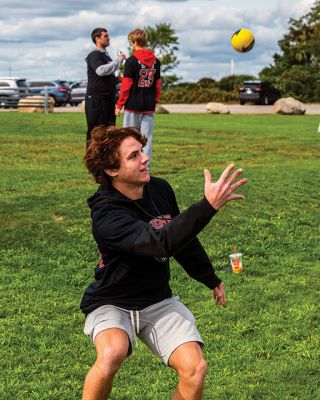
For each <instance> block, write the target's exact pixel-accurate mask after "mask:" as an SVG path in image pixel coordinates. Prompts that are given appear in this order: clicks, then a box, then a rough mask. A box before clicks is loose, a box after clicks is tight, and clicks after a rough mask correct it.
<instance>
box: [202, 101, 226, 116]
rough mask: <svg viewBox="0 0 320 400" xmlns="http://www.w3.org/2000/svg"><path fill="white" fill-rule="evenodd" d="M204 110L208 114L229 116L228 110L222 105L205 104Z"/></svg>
mask: <svg viewBox="0 0 320 400" xmlns="http://www.w3.org/2000/svg"><path fill="white" fill-rule="evenodd" d="M206 110H207V113H208V114H230V110H229V108H228V107H227V106H225V105H224V104H223V103H207V105H206Z"/></svg>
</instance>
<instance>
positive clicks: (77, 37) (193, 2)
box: [0, 0, 314, 80]
mask: <svg viewBox="0 0 320 400" xmlns="http://www.w3.org/2000/svg"><path fill="white" fill-rule="evenodd" d="M313 3H314V1H313V0H281V1H280V0H269V1H268V2H257V1H256V0H243V1H242V2H238V1H236V0H224V1H222V0H212V1H210V0H180V1H179V0H173V1H170V0H167V1H166V0H162V1H157V0H144V1H142V0H137V1H136V2H131V1H128V0H120V1H117V2H115V1H113V0H96V1H95V2H88V1H87V0H68V1H65V0H55V1H51V0H43V1H39V0H29V1H28V2H25V0H24V1H22V0H1V16H0V30H1V32H10V34H7V35H2V36H1V38H0V75H8V71H11V72H12V74H14V75H20V76H24V77H27V78H29V79H36V78H48V79H49V78H50V79H52V78H66V79H82V78H84V77H85V74H86V65H85V62H84V59H85V57H86V55H87V54H88V52H89V51H90V49H91V48H92V46H93V44H92V43H91V39H90V34H91V31H92V29H93V28H95V27H96V26H102V27H106V28H107V29H108V31H109V33H110V35H111V46H110V53H111V54H115V50H116V49H117V48H121V49H122V50H124V51H125V52H126V50H127V47H128V43H127V34H128V32H129V31H130V30H131V29H133V28H135V27H138V26H140V27H144V26H147V25H151V26H154V25H155V24H158V23H161V22H168V23H171V26H172V28H173V29H175V31H176V34H177V36H178V38H179V42H180V46H179V47H180V50H179V52H178V56H179V60H180V64H179V66H178V68H177V70H176V73H177V75H179V76H182V77H183V79H184V80H198V79H200V78H201V77H203V76H211V77H213V78H216V79H218V78H220V77H221V76H224V75H226V74H229V73H230V61H231V59H233V60H234V63H235V71H236V72H237V73H251V74H257V73H258V72H259V70H261V69H262V68H263V67H264V66H266V65H269V64H270V63H272V61H273V60H272V55H273V54H274V53H275V52H277V51H278V45H277V42H278V41H279V40H280V39H281V38H282V36H283V34H284V33H285V32H286V31H287V29H288V20H289V18H290V17H293V18H297V17H300V16H302V15H304V14H305V13H306V12H308V10H309V9H310V8H311V6H312V4H313ZM26 4H27V5H26ZM242 27H246V28H249V29H251V30H252V32H253V33H254V35H255V38H256V44H255V47H254V48H253V50H252V51H251V52H249V53H246V54H239V53H236V52H235V51H234V50H233V49H232V48H231V45H230V38H231V35H232V34H233V32H235V31H236V30H237V29H239V28H242Z"/></svg>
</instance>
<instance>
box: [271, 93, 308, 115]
mask: <svg viewBox="0 0 320 400" xmlns="http://www.w3.org/2000/svg"><path fill="white" fill-rule="evenodd" d="M273 109H274V111H275V112H276V113H277V114H284V115H303V114H305V112H306V107H305V105H304V104H303V103H301V101H299V100H296V99H294V98H293V97H284V98H282V99H279V100H277V101H276V102H275V103H274V105H273Z"/></svg>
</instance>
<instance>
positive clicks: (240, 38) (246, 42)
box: [231, 29, 255, 53]
mask: <svg viewBox="0 0 320 400" xmlns="http://www.w3.org/2000/svg"><path fill="white" fill-rule="evenodd" d="M254 42H255V39H254V36H253V34H252V32H251V31H249V29H239V30H238V31H236V32H235V33H234V34H233V35H232V37H231V45H232V47H233V48H234V49H235V50H236V51H239V53H247V52H248V51H250V50H251V49H252V48H253V46H254Z"/></svg>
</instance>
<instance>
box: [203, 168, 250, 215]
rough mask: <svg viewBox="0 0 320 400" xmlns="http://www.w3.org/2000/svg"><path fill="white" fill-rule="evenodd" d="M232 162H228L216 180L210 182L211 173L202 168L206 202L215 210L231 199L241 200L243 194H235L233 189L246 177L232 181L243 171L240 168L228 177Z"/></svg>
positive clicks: (242, 182)
mask: <svg viewBox="0 0 320 400" xmlns="http://www.w3.org/2000/svg"><path fill="white" fill-rule="evenodd" d="M233 168H234V164H230V165H229V166H228V167H227V168H226V169H225V170H224V171H223V173H222V174H221V176H220V178H219V179H218V180H217V182H212V178H211V174H210V171H209V170H208V169H205V170H204V178H205V183H204V195H205V197H206V199H207V200H208V202H209V203H210V204H211V205H212V207H214V208H215V209H216V210H219V208H221V207H222V206H223V205H224V204H226V203H228V202H229V201H232V200H243V199H244V198H245V196H243V195H241V194H235V193H234V191H235V190H237V189H238V188H239V187H240V186H242V185H244V184H245V183H246V182H247V179H245V178H243V179H240V180H239V181H238V182H236V183H234V181H235V179H236V178H237V176H238V175H240V174H241V173H242V172H243V169H242V168H239V169H237V170H236V171H235V172H234V173H233V174H232V175H231V176H230V178H228V176H229V174H230V172H231V171H232V170H233Z"/></svg>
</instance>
